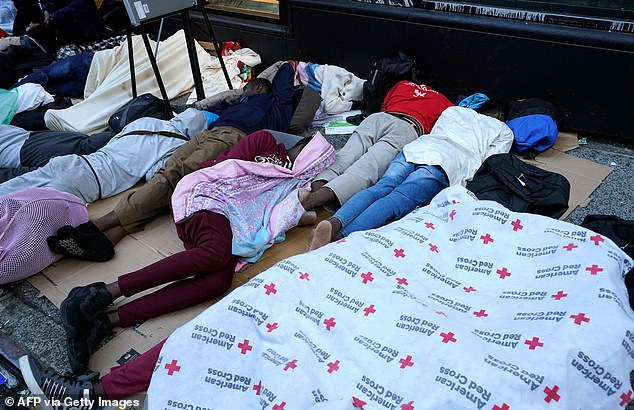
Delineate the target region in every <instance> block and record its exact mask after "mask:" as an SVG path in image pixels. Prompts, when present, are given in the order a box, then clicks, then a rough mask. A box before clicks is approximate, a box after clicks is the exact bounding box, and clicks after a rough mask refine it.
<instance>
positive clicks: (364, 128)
mask: <svg viewBox="0 0 634 410" xmlns="http://www.w3.org/2000/svg"><path fill="white" fill-rule="evenodd" d="M416 138H418V134H417V132H416V129H415V128H414V126H413V125H412V124H410V123H408V122H407V121H404V120H401V119H399V118H397V117H395V116H393V115H390V114H387V113H384V112H379V113H375V114H372V115H370V116H369V117H368V118H366V119H365V120H363V121H362V122H361V124H359V126H358V127H357V129H356V130H355V131H354V132H353V133H352V135H351V136H350V138H349V139H348V141H347V142H346V145H344V146H343V148H341V150H339V152H337V156H336V159H335V163H334V164H333V165H332V166H330V167H329V168H327V169H325V170H324V171H323V172H322V173H320V174H319V175H317V176H316V177H315V178H314V179H315V180H316V181H319V180H322V181H328V183H327V184H326V185H325V186H326V187H328V188H330V189H331V190H332V191H333V192H334V193H335V195H336V196H337V199H338V200H339V203H340V204H341V205H343V204H345V203H346V202H347V201H348V199H350V198H351V197H352V196H353V195H354V194H356V193H357V192H359V191H361V190H363V189H366V188H368V187H371V186H372V185H374V184H376V183H377V181H378V180H379V178H380V177H381V176H382V175H383V174H384V173H385V170H386V169H387V166H388V165H389V164H390V161H392V160H393V159H394V157H395V156H396V154H398V153H399V152H401V150H402V149H403V147H404V146H405V145H407V144H408V143H410V142H412V141H414V140H415V139H416ZM327 209H328V208H327Z"/></svg>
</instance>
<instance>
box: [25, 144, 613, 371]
mask: <svg viewBox="0 0 634 410" xmlns="http://www.w3.org/2000/svg"><path fill="white" fill-rule="evenodd" d="M576 147H578V145H577V139H576V135H575V134H566V133H561V134H560V136H559V138H558V142H557V145H556V146H555V147H554V148H553V149H551V150H548V151H547V152H545V153H542V154H540V155H539V156H537V158H536V159H535V160H534V161H532V163H534V164H535V165H537V166H539V167H541V168H544V169H547V170H551V171H554V172H558V173H560V174H562V175H564V176H565V177H566V178H568V180H569V181H570V185H571V197H570V209H569V211H568V212H567V213H566V215H567V214H568V213H569V212H571V211H572V210H574V209H575V208H576V206H579V205H580V206H584V205H585V204H587V202H588V201H589V197H590V195H591V193H592V192H593V191H594V190H595V189H596V188H597V187H598V186H599V184H600V183H601V181H602V180H603V179H604V178H605V177H606V176H607V175H608V174H609V173H610V172H611V168H609V167H606V166H603V165H599V164H596V163H594V162H591V161H587V160H583V159H579V158H576V157H573V156H570V155H568V154H566V153H565V151H567V150H570V149H574V148H576ZM133 189H134V188H133ZM125 194H126V193H125V192H124V193H122V194H119V195H118V196H115V197H112V198H108V199H105V200H101V201H98V202H96V203H94V204H91V205H90V206H89V207H88V210H89V214H90V216H91V218H93V219H94V218H96V217H99V216H101V215H104V214H105V213H107V212H109V211H110V210H112V209H113V208H114V206H115V204H116V203H117V201H118V200H119V198H120V197H121V196H122V195H125ZM327 217H328V214H327V213H326V212H324V211H321V212H320V213H319V214H318V220H322V219H325V218H327ZM311 229H312V226H306V227H297V228H294V229H292V230H290V231H289V232H288V233H287V237H286V240H285V241H284V242H282V243H279V244H276V245H274V246H273V247H272V248H270V249H268V250H267V251H266V252H264V255H262V257H261V258H260V260H259V261H258V262H257V263H256V264H253V265H249V266H248V267H246V269H244V270H243V271H241V272H239V273H236V275H235V277H234V280H233V283H232V287H231V289H232V290H233V289H234V288H236V287H238V286H240V285H242V284H244V283H246V282H247V281H248V280H250V279H251V278H253V277H255V276H257V275H258V274H259V273H260V272H263V271H265V270H266V269H268V268H269V267H271V266H272V265H274V264H275V263H277V262H279V261H280V260H282V259H284V258H287V257H289V256H292V255H296V254H299V253H302V252H304V251H305V250H306V243H307V238H308V235H309V233H310V231H311ZM183 249H184V248H183V245H182V243H181V241H180V240H179V239H178V237H177V235H176V229H175V227H174V223H173V221H172V218H171V217H170V215H164V216H162V217H160V218H158V219H157V220H155V221H153V222H152V223H151V224H149V225H148V226H147V227H146V229H145V230H144V231H142V232H139V233H136V234H133V235H128V237H126V238H124V239H123V240H122V241H121V242H120V243H119V244H117V247H116V256H115V257H114V258H113V259H112V260H111V261H109V262H106V263H94V262H86V261H78V260H73V259H64V260H61V261H60V262H58V263H56V264H54V265H52V266H50V267H49V268H47V269H46V270H45V271H44V272H43V273H41V274H39V275H36V276H34V277H32V278H31V279H30V281H31V283H32V284H33V285H34V286H35V287H36V288H37V289H38V290H39V291H40V292H41V293H42V295H43V296H46V297H47V298H48V299H50V300H51V301H52V302H53V303H54V304H55V305H57V306H59V305H60V303H61V302H62V300H64V298H65V297H66V296H67V295H68V292H69V291H70V290H71V289H72V288H73V287H75V286H82V285H86V284H88V283H92V282H96V281H104V282H106V283H107V282H110V281H114V280H116V279H117V277H118V276H120V275H121V274H125V273H128V272H132V271H134V270H136V269H139V268H141V267H143V266H146V265H148V264H150V263H153V262H156V261H158V260H160V259H162V258H164V257H166V256H169V255H171V254H174V253H176V252H180V251H182V250H183ZM139 296H142V294H141V295H137V296H136V297H139ZM127 300H131V299H127ZM214 302H215V301H209V302H205V303H202V304H200V305H197V306H193V307H190V308H188V309H185V310H182V311H179V312H174V313H172V314H169V315H164V316H162V317H158V318H153V319H150V320H148V321H146V322H145V323H142V324H140V325H138V326H135V327H130V328H125V329H119V330H118V333H117V335H116V336H115V337H114V338H113V339H111V340H110V341H109V342H108V343H107V344H106V345H105V346H104V347H102V348H101V349H99V350H97V352H95V354H94V355H93V356H92V358H91V362H90V368H91V369H93V370H97V371H99V372H100V373H101V374H106V373H107V372H108V371H109V370H110V368H112V367H115V366H117V365H119V364H122V363H124V361H127V360H129V359H131V358H133V357H134V356H136V355H138V354H141V353H143V352H145V351H147V350H148V349H149V348H151V347H152V346H154V345H155V344H157V343H159V342H160V341H162V340H163V339H165V338H166V337H168V336H169V335H170V334H171V333H172V332H173V331H174V330H175V329H176V328H178V327H179V326H181V325H182V324H184V323H186V322H187V321H189V320H190V319H192V318H193V317H195V316H196V315H198V314H199V313H200V312H202V311H203V310H204V309H206V308H207V307H208V306H210V305H212V304H214Z"/></svg>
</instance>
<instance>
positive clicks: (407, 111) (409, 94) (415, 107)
mask: <svg viewBox="0 0 634 410" xmlns="http://www.w3.org/2000/svg"><path fill="white" fill-rule="evenodd" d="M451 106H453V104H452V103H451V101H449V100H448V99H447V97H445V96H444V95H442V94H441V93H439V92H438V91H434V90H432V89H431V88H430V87H428V86H426V85H418V84H414V83H412V82H409V81H400V82H398V83H397V84H396V85H395V86H394V87H392V88H391V89H390V91H388V92H387V95H386V96H385V100H383V104H382V105H381V111H383V112H390V113H397V114H402V115H404V116H407V117H410V118H413V119H415V120H416V121H418V123H419V124H420V125H421V126H422V129H423V131H424V133H425V134H428V133H429V131H431V129H432V128H433V126H434V124H435V123H436V120H437V119H438V117H440V114H442V112H443V111H444V110H445V108H447V107H451Z"/></svg>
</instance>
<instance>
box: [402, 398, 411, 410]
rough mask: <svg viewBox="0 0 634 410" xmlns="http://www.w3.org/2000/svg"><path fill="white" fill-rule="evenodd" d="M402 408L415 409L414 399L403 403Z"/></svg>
mask: <svg viewBox="0 0 634 410" xmlns="http://www.w3.org/2000/svg"><path fill="white" fill-rule="evenodd" d="M401 410H414V400H410V402H409V403H405V404H401Z"/></svg>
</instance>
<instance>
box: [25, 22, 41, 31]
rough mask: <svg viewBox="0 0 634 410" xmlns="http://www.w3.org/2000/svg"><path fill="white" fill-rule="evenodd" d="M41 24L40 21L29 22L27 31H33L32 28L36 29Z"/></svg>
mask: <svg viewBox="0 0 634 410" xmlns="http://www.w3.org/2000/svg"><path fill="white" fill-rule="evenodd" d="M39 25H40V23H29V26H28V27H27V28H26V31H27V32H28V31H31V30H35V28H36V27H38V26H39Z"/></svg>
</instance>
